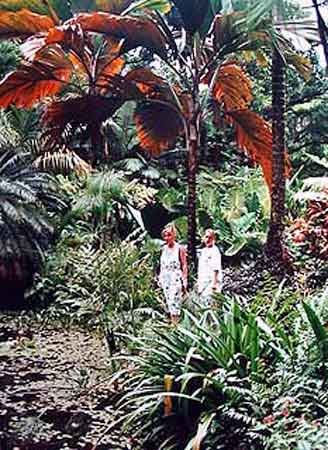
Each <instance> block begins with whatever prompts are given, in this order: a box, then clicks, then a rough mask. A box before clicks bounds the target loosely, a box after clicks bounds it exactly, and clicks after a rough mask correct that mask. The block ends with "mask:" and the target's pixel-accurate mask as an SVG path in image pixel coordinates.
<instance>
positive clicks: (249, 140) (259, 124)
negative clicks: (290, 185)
mask: <svg viewBox="0 0 328 450" xmlns="http://www.w3.org/2000/svg"><path fill="white" fill-rule="evenodd" d="M227 121H228V122H229V123H231V124H232V125H233V126H234V127H235V130H236V135H235V138H236V142H237V144H238V146H239V147H240V148H241V149H242V150H244V151H245V152H246V153H247V154H248V155H249V156H250V158H251V159H252V160H253V161H255V162H256V163H258V164H260V166H261V168H262V171H263V176H264V179H265V181H266V183H267V184H268V186H269V188H270V189H271V186H272V131H271V127H270V125H269V124H268V122H266V121H265V120H264V119H263V118H262V117H261V116H259V115H258V114H256V113H255V112H253V111H250V110H248V109H245V110H240V111H231V112H229V113H228V116H227Z"/></svg>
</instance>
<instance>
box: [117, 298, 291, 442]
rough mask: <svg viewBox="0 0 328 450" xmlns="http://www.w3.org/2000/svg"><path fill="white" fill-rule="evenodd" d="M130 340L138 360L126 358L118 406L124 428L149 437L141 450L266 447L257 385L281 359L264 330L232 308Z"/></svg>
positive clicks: (250, 316)
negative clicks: (258, 415) (260, 427)
mask: <svg viewBox="0 0 328 450" xmlns="http://www.w3.org/2000/svg"><path fill="white" fill-rule="evenodd" d="M132 339H133V340H134V342H135V350H136V351H137V355H133V356H131V357H127V358H126V359H127V361H128V362H129V364H128V368H127V369H126V371H125V373H126V375H127V380H126V381H125V382H124V383H123V386H124V389H123V398H122V400H121V401H120V405H121V407H122V408H123V410H125V411H126V410H127V409H130V413H129V414H128V415H127V416H125V423H126V424H133V425H134V426H138V427H139V426H140V430H139V431H141V432H143V433H145V434H146V438H145V442H148V444H145V445H146V447H144V448H154V446H157V447H156V448H161V449H191V448H194V449H199V448H201V445H202V446H204V447H202V448H206V449H213V450H214V449H218V448H222V449H223V448H224V449H230V448H231V449H232V448H233V449H251V448H252V449H255V448H257V449H258V448H262V447H260V446H259V445H260V442H261V436H260V433H257V432H256V431H255V426H256V424H257V418H256V414H255V409H256V405H257V403H258V399H256V396H255V391H254V392H253V391H252V383H253V382H255V380H257V381H259V380H262V381H263V380H264V379H265V378H266V377H267V376H268V370H269V369H268V366H267V362H268V361H270V363H271V365H272V366H271V370H274V369H273V368H274V365H275V362H277V361H278V360H279V359H280V358H282V357H283V351H282V348H281V346H280V341H279V339H278V338H277V337H275V335H274V333H273V331H272V330H271V329H270V327H269V326H268V325H267V324H265V323H264V322H263V321H262V320H261V319H258V318H256V316H255V315H254V314H252V313H249V312H247V311H246V310H245V311H243V310H242V309H241V308H240V307H239V306H238V304H237V303H236V302H234V301H232V302H231V303H229V304H228V305H227V306H226V307H225V308H224V311H218V312H211V313H209V314H208V313H205V315H203V316H201V317H200V318H196V317H195V316H193V315H192V314H191V313H186V315H185V317H184V319H183V321H182V323H181V324H180V325H179V326H178V327H177V328H174V329H172V330H168V329H166V328H163V326H160V327H158V328H156V329H155V330H154V333H153V334H149V333H148V334H147V335H146V336H145V337H141V338H132ZM131 364H133V365H134V370H133V375H132V376H131ZM123 373H124V371H123V372H120V376H121V377H122V376H123ZM137 424H138V425H137ZM259 424H260V419H259V421H258V425H259ZM147 445H149V447H147Z"/></svg>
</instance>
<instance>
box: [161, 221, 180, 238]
mask: <svg viewBox="0 0 328 450" xmlns="http://www.w3.org/2000/svg"><path fill="white" fill-rule="evenodd" d="M166 231H170V232H171V233H172V234H173V236H174V237H175V238H176V237H177V229H176V228H175V225H174V224H173V223H171V224H169V225H166V227H164V228H163V230H162V233H161V235H162V237H164V233H165V232H166Z"/></svg>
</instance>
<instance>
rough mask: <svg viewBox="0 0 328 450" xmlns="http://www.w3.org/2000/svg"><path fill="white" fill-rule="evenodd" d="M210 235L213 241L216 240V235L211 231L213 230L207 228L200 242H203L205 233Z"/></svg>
mask: <svg viewBox="0 0 328 450" xmlns="http://www.w3.org/2000/svg"><path fill="white" fill-rule="evenodd" d="M208 232H209V233H211V236H212V238H213V239H214V241H215V240H216V234H215V231H214V230H213V228H207V229H206V230H205V231H204V234H203V237H202V241H203V242H205V234H206V233H208Z"/></svg>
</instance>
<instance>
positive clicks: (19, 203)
mask: <svg viewBox="0 0 328 450" xmlns="http://www.w3.org/2000/svg"><path fill="white" fill-rule="evenodd" d="M46 206H47V207H48V208H51V209H52V210H53V209H58V208H60V207H63V206H64V203H63V201H62V200H60V198H59V196H58V195H57V194H56V186H55V184H54V181H53V180H52V179H51V178H50V177H49V175H46V174H44V173H41V172H40V171H38V170H36V169H35V168H33V167H32V166H31V164H29V157H28V156H27V155H26V154H23V153H20V154H17V153H16V152H15V151H14V150H13V149H10V148H9V149H7V150H5V149H3V148H2V149H1V150H0V298H1V305H0V306H1V307H4V306H17V305H21V304H22V303H23V301H24V291H25V289H26V288H27V287H28V286H29V284H30V283H31V282H32V279H33V275H34V274H35V272H36V271H37V270H39V269H40V265H41V262H42V259H43V256H44V252H45V250H46V249H47V247H48V245H49V243H50V242H51V240H52V238H53V235H54V226H53V224H52V223H51V221H50V216H49V213H48V212H47V209H46Z"/></svg>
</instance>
